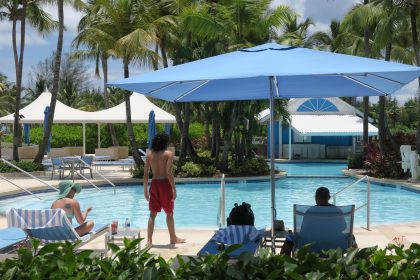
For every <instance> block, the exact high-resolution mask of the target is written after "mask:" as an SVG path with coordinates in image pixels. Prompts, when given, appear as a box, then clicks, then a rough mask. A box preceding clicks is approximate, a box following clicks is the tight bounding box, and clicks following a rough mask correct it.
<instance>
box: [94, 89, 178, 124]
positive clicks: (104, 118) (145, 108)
mask: <svg viewBox="0 0 420 280" xmlns="http://www.w3.org/2000/svg"><path fill="white" fill-rule="evenodd" d="M130 105H131V121H132V123H147V122H148V121H149V113H150V111H151V110H153V111H154V112H155V122H156V123H175V117H174V116H173V115H171V114H169V113H168V112H166V111H164V110H162V109H161V108H160V107H158V106H156V105H155V104H153V103H152V102H150V101H149V99H147V97H146V96H144V95H143V94H136V93H134V94H132V95H131V97H130ZM89 114H90V115H89V120H90V121H91V122H93V123H125V122H126V114H125V102H123V103H121V104H119V105H117V106H114V107H112V108H109V109H105V110H102V111H96V112H91V113H89Z"/></svg>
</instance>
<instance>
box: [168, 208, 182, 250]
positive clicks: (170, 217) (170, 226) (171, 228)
mask: <svg viewBox="0 0 420 280" xmlns="http://www.w3.org/2000/svg"><path fill="white" fill-rule="evenodd" d="M166 224H167V225H168V231H169V238H170V242H171V244H175V243H185V241H186V239H184V238H179V237H177V236H176V234H175V221H174V213H172V212H171V213H166Z"/></svg>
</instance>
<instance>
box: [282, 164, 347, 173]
mask: <svg viewBox="0 0 420 280" xmlns="http://www.w3.org/2000/svg"><path fill="white" fill-rule="evenodd" d="M274 168H275V169H276V170H282V171H286V172H287V175H288V176H290V175H292V176H293V175H307V176H343V172H342V171H341V170H342V169H344V168H347V163H346V162H342V163H335V162H334V163H333V162H331V163H329V162H322V163H320V162H288V163H275V166H274Z"/></svg>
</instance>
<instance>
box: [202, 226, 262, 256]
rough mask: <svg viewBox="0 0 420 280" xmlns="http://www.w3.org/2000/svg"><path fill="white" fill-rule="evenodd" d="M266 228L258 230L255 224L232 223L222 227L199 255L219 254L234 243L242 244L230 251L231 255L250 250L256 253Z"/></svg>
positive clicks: (253, 253)
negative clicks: (240, 224)
mask: <svg viewBox="0 0 420 280" xmlns="http://www.w3.org/2000/svg"><path fill="white" fill-rule="evenodd" d="M264 231H265V229H262V230H257V229H255V227H254V226H249V225H246V226H239V225H230V226H227V227H226V228H223V229H220V230H219V231H217V232H216V234H215V235H214V236H213V237H212V238H210V240H209V242H207V243H206V244H205V245H204V247H203V248H201V250H200V251H199V252H198V254H197V255H198V256H205V255H208V254H211V255H213V254H218V253H220V252H222V251H223V250H225V249H227V248H228V247H229V246H230V245H232V244H241V245H242V246H241V247H240V248H238V249H236V250H234V251H232V252H230V253H229V257H231V258H237V257H238V256H239V255H241V254H242V253H244V252H250V253H251V254H252V255H256V254H257V251H258V249H259V248H260V245H261V239H262V235H263V233H264Z"/></svg>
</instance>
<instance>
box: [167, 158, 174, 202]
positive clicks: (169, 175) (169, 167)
mask: <svg viewBox="0 0 420 280" xmlns="http://www.w3.org/2000/svg"><path fill="white" fill-rule="evenodd" d="M167 155H168V160H167V161H166V177H167V178H168V180H169V183H170V184H171V186H172V194H173V196H172V201H174V200H175V199H176V187H175V180H174V171H173V167H172V162H173V160H174V154H173V153H172V152H171V151H167Z"/></svg>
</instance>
